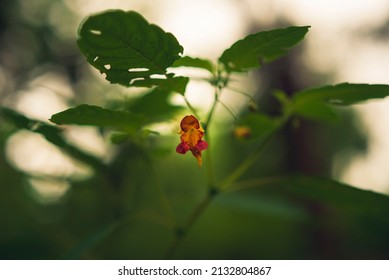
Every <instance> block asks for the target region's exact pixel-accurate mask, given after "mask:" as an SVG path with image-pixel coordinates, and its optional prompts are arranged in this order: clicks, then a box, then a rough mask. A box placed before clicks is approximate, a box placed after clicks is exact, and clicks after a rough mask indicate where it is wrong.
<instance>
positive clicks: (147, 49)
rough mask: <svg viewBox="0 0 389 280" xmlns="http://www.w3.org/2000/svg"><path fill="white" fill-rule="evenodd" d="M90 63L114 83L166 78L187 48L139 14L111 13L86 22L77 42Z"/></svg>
mask: <svg viewBox="0 0 389 280" xmlns="http://www.w3.org/2000/svg"><path fill="white" fill-rule="evenodd" d="M77 44H78V47H79V48H80V50H81V52H82V53H83V54H84V55H85V56H86V58H87V60H88V62H89V63H90V64H91V65H93V66H94V67H96V68H97V69H98V70H100V72H101V73H104V74H105V75H106V79H107V80H108V81H110V82H111V83H118V84H121V85H124V86H130V85H131V83H132V82H133V81H134V80H143V79H150V78H154V77H155V76H157V77H159V78H161V77H162V78H163V77H165V76H166V69H167V68H168V67H170V66H171V65H172V64H173V63H174V61H175V60H177V59H178V58H179V57H180V54H182V52H183V47H182V46H181V45H180V44H179V43H178V41H177V39H176V38H175V37H174V36H173V35H172V34H171V33H166V32H165V31H163V30H162V29H161V28H160V27H158V26H156V25H154V24H150V23H149V22H147V21H146V20H145V19H144V18H143V17H142V16H141V15H139V14H138V13H136V12H133V11H129V12H124V11H120V10H113V11H107V12H104V13H101V14H97V15H94V16H91V17H89V18H87V19H86V21H85V22H84V23H83V24H82V26H81V28H80V30H79V39H78V41H77Z"/></svg>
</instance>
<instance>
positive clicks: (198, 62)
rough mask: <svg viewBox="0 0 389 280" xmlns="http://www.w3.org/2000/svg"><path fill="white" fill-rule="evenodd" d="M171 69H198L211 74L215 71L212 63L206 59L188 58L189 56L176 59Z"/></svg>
mask: <svg viewBox="0 0 389 280" xmlns="http://www.w3.org/2000/svg"><path fill="white" fill-rule="evenodd" d="M172 67H193V68H200V69H205V70H207V71H209V72H211V73H213V72H214V70H215V69H214V66H213V64H212V62H211V61H209V60H208V59H203V58H197V57H190V56H184V57H181V58H179V59H177V60H176V61H175V62H174V63H173V65H172Z"/></svg>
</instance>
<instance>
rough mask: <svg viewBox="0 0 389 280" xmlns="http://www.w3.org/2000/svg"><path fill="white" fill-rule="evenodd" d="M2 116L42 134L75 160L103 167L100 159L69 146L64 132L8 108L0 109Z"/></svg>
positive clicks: (23, 127) (19, 126) (16, 124)
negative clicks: (63, 134)
mask: <svg viewBox="0 0 389 280" xmlns="http://www.w3.org/2000/svg"><path fill="white" fill-rule="evenodd" d="M0 115H1V116H3V117H4V118H5V119H7V120H8V121H9V122H10V123H13V124H14V125H15V126H16V127H17V128H19V129H26V130H29V131H32V132H35V133H39V134H41V135H42V136H44V137H45V138H46V140H47V141H49V142H50V143H52V144H54V145H56V146H57V147H59V148H60V149H61V150H62V151H64V152H66V153H67V154H69V155H70V156H73V157H74V158H76V159H78V160H81V161H83V162H85V163H87V164H89V165H91V166H93V167H95V168H102V167H103V163H102V162H101V161H100V160H99V159H98V158H96V157H94V156H92V155H90V154H88V153H85V152H84V151H82V150H80V149H78V148H77V147H75V146H73V145H71V144H69V143H68V142H67V141H66V140H65V139H64V137H63V136H62V131H61V130H60V129H59V128H57V127H55V126H52V125H48V124H46V123H44V122H41V121H37V120H34V119H30V118H27V117H26V116H23V115H22V114H20V113H18V112H16V111H14V110H12V109H9V108H6V107H0Z"/></svg>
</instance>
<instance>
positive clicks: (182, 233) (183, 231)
mask: <svg viewBox="0 0 389 280" xmlns="http://www.w3.org/2000/svg"><path fill="white" fill-rule="evenodd" d="M212 197H213V195H212V194H211V193H208V194H207V196H206V197H205V198H204V199H203V200H202V201H201V202H200V204H199V205H197V207H196V208H195V209H194V210H193V212H192V214H191V215H190V217H189V218H188V220H187V222H186V224H185V225H184V226H183V227H182V228H179V229H177V230H176V234H175V237H174V240H173V242H172V243H171V245H170V247H169V249H168V251H167V254H166V258H167V259H171V258H172V257H173V256H174V254H175V253H176V251H177V249H178V248H179V246H180V245H181V243H182V241H183V240H184V238H185V237H186V235H187V234H188V232H189V230H190V229H191V227H192V226H193V224H194V223H195V222H196V221H197V219H198V218H199V217H200V216H201V214H202V213H203V212H204V211H205V209H206V208H207V207H208V205H209V203H210V202H211V200H212Z"/></svg>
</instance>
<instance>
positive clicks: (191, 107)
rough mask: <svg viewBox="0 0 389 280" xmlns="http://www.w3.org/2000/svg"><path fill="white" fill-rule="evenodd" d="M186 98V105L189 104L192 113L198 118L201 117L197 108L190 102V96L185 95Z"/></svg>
mask: <svg viewBox="0 0 389 280" xmlns="http://www.w3.org/2000/svg"><path fill="white" fill-rule="evenodd" d="M182 97H183V98H184V101H185V103H186V106H188V108H189V110H190V111H191V112H192V114H193V115H194V116H195V117H196V118H197V119H199V114H198V113H197V110H196V109H195V108H194V107H193V106H192V104H190V102H189V100H188V98H186V96H185V95H183V96H182Z"/></svg>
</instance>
